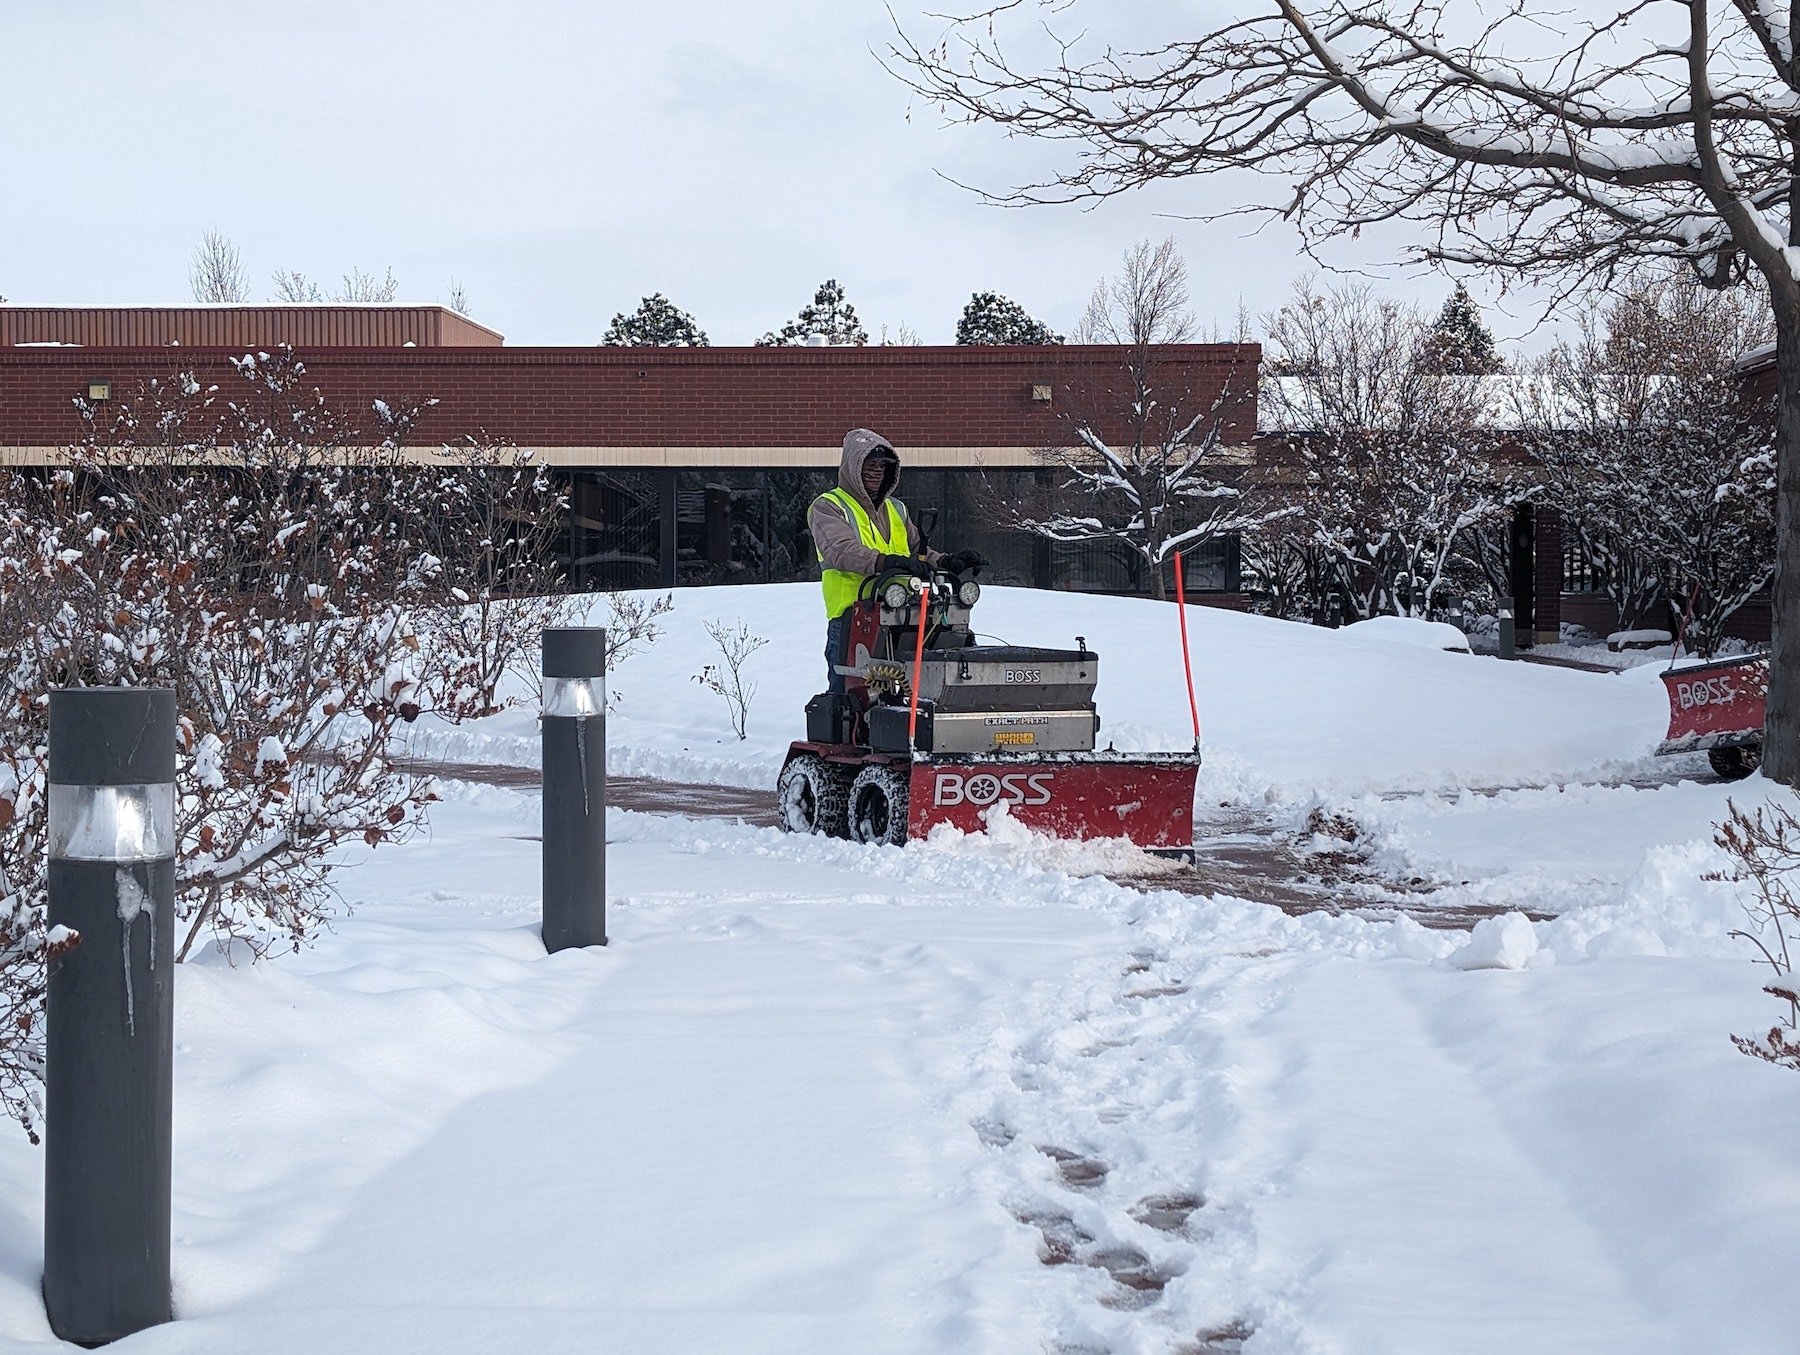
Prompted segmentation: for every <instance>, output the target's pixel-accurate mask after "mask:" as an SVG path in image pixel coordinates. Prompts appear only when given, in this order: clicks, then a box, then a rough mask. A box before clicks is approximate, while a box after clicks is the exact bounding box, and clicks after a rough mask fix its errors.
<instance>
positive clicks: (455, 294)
mask: <svg viewBox="0 0 1800 1355" xmlns="http://www.w3.org/2000/svg"><path fill="white" fill-rule="evenodd" d="M449 305H450V309H451V310H453V311H455V312H456V313H457V314H458V315H468V314H469V313H470V306H469V294H468V292H467V291H465V290H464V289H463V285H462V283H461V282H460V281H459V280H458V279H456V278H451V279H450V302H449Z"/></svg>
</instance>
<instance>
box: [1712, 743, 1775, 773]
mask: <svg viewBox="0 0 1800 1355" xmlns="http://www.w3.org/2000/svg"><path fill="white" fill-rule="evenodd" d="M1706 760H1707V761H1708V762H1710V763H1712V769H1713V771H1715V772H1717V773H1718V774H1719V776H1720V777H1721V778H1723V779H1724V780H1726V781H1742V780H1743V779H1744V778H1745V777H1746V776H1748V775H1750V773H1751V772H1753V771H1755V770H1756V769H1757V768H1758V767H1760V766H1762V745H1761V744H1760V743H1734V744H1733V745H1731V747H1729V748H1708V749H1707V750H1706Z"/></svg>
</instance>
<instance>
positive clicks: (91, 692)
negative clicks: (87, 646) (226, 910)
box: [44, 687, 175, 1346]
mask: <svg viewBox="0 0 1800 1355" xmlns="http://www.w3.org/2000/svg"><path fill="white" fill-rule="evenodd" d="M49 808H50V872H49V894H50V909H49V920H50V925H51V926H52V927H67V928H69V929H70V930H71V931H74V932H77V933H79V934H80V938H81V939H80V942H79V943H78V944H77V945H76V946H75V947H74V949H72V950H70V951H68V952H66V953H65V954H63V955H60V956H58V957H57V958H56V959H54V960H52V961H51V962H50V975H49V984H48V989H47V996H46V999H45V1008H46V1012H45V1015H46V1021H45V1027H46V1029H45V1055H46V1059H45V1069H44V1091H45V1102H46V1104H45V1133H44V1308H45V1311H46V1312H47V1313H48V1315H49V1318H50V1327H51V1330H53V1331H54V1332H55V1333H56V1334H57V1335H58V1336H60V1337H61V1338H62V1339H63V1340H65V1341H73V1342H76V1343H77V1344H80V1345H84V1346H94V1345H102V1344H104V1343H106V1342H108V1341H116V1340H118V1339H119V1338H120V1337H122V1336H129V1335H131V1333H133V1332H136V1331H142V1330H143V1329H144V1328H145V1327H153V1326H155V1325H156V1324H157V1323H159V1322H167V1321H168V1320H169V1316H170V1308H169V1169H170V1151H171V1124H172V1111H173V1108H174V1094H173V1081H174V1065H173V1049H174V978H175V951H174V946H173V944H172V942H173V941H174V935H173V933H174V928H175V696H174V693H172V692H166V691H141V690H133V689H128V688H108V687H97V688H78V689H70V690H67V691H56V692H52V693H50V806H49Z"/></svg>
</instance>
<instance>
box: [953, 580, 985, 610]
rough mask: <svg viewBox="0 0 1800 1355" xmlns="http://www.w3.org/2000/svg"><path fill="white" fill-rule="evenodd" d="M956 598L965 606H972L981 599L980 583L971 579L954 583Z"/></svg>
mask: <svg viewBox="0 0 1800 1355" xmlns="http://www.w3.org/2000/svg"><path fill="white" fill-rule="evenodd" d="M956 600H957V601H958V602H960V603H962V605H963V606H965V607H973V606H974V605H975V604H976V603H977V602H979V601H980V600H981V585H980V584H978V583H976V582H975V580H973V579H964V580H963V581H962V582H961V583H959V584H957V585H956Z"/></svg>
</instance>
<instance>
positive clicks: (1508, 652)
mask: <svg viewBox="0 0 1800 1355" xmlns="http://www.w3.org/2000/svg"><path fill="white" fill-rule="evenodd" d="M1513 625H1514V622H1513V600H1512V599H1511V598H1501V599H1500V657H1501V658H1503V659H1516V658H1518V657H1519V648H1518V635H1517V633H1516V632H1515V631H1514V630H1513Z"/></svg>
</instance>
